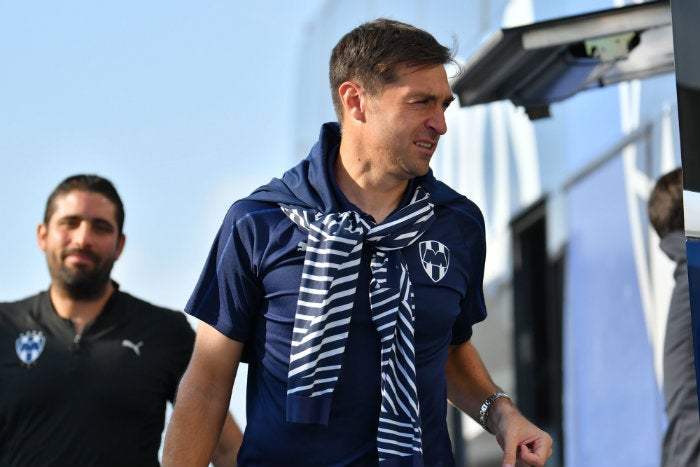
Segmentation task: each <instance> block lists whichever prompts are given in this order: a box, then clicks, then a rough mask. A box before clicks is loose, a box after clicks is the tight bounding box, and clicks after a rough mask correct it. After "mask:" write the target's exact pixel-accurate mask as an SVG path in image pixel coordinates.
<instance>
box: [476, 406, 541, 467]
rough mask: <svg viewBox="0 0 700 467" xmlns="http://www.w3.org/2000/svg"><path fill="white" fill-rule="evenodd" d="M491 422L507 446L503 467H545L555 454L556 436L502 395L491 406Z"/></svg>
mask: <svg viewBox="0 0 700 467" xmlns="http://www.w3.org/2000/svg"><path fill="white" fill-rule="evenodd" d="M491 412H492V413H491V415H489V426H490V427H491V428H492V429H493V432H494V433H495V434H496V440H497V441H498V444H499V445H500V446H501V449H503V467H514V466H515V467H524V466H534V467H543V466H544V464H545V462H547V459H549V457H550V456H551V455H552V438H551V436H549V435H548V434H547V433H545V432H544V431H542V430H540V429H539V428H538V427H536V426H535V425H534V424H532V423H531V422H530V421H529V420H528V419H526V418H525V417H524V416H523V414H521V413H520V411H519V410H518V409H517V407H515V405H513V403H512V402H511V401H510V400H507V399H505V398H501V399H499V400H498V401H497V402H496V403H495V405H494V406H493V407H492V409H491Z"/></svg>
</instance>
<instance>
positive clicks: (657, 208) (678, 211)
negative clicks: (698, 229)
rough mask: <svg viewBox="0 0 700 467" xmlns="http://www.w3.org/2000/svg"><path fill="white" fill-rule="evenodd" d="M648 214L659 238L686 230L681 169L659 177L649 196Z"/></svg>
mask: <svg viewBox="0 0 700 467" xmlns="http://www.w3.org/2000/svg"><path fill="white" fill-rule="evenodd" d="M647 212H648V214H649V221H650V222H651V225H652V226H654V230H656V233H657V234H659V238H664V237H665V236H666V235H668V234H669V233H671V232H673V231H676V230H684V228H685V227H684V219H683V170H682V169H681V168H677V169H675V170H672V171H671V172H669V173H667V174H665V175H663V176H661V177H659V179H658V180H657V181H656V185H655V186H654V189H653V190H652V191H651V195H650V196H649V202H648V204H647Z"/></svg>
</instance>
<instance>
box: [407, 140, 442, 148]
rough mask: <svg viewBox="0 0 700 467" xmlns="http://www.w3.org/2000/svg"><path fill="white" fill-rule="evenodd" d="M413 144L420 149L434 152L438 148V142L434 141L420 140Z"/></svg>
mask: <svg viewBox="0 0 700 467" xmlns="http://www.w3.org/2000/svg"><path fill="white" fill-rule="evenodd" d="M413 144H415V145H416V146H418V147H419V148H423V149H427V150H429V151H434V150H435V148H436V147H437V141H435V140H432V139H420V140H417V141H415V142H414V143H413Z"/></svg>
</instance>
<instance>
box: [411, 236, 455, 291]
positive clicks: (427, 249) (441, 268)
mask: <svg viewBox="0 0 700 467" xmlns="http://www.w3.org/2000/svg"><path fill="white" fill-rule="evenodd" d="M418 247H419V250H420V261H421V263H422V264H423V269H425V272H426V274H428V276H429V277H430V278H431V279H432V280H433V282H439V281H440V280H441V279H442V278H443V277H445V274H447V268H449V266H450V250H449V249H448V248H447V247H446V246H445V245H443V244H442V243H440V242H438V241H435V240H427V241H424V242H420V243H419V244H418Z"/></svg>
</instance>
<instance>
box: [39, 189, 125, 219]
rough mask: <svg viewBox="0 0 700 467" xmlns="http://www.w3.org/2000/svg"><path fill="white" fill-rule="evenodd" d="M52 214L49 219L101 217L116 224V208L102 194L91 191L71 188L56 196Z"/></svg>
mask: <svg viewBox="0 0 700 467" xmlns="http://www.w3.org/2000/svg"><path fill="white" fill-rule="evenodd" d="M53 204H54V205H53V208H54V211H53V214H52V215H51V219H50V220H49V221H53V220H55V219H61V218H65V217H80V218H84V219H102V220H106V221H108V222H110V223H111V224H114V225H115V226H116V224H117V208H116V206H115V205H114V204H113V203H112V202H111V201H110V200H109V199H107V197H105V196H104V195H101V194H100V193H94V192H91V191H83V190H72V191H69V192H68V193H65V194H62V195H59V196H57V197H56V198H55V199H54V203H53Z"/></svg>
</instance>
